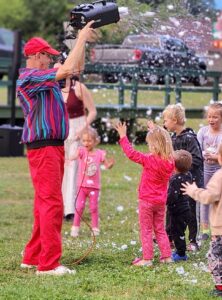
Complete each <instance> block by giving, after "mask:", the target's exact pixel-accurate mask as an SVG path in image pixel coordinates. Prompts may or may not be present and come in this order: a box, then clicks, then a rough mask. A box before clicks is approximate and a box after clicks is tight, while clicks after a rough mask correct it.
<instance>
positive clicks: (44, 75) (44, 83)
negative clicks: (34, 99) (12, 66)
mask: <svg viewBox="0 0 222 300" xmlns="http://www.w3.org/2000/svg"><path fill="white" fill-rule="evenodd" d="M56 72H57V69H48V70H33V71H32V72H29V73H24V75H25V74H27V77H26V78H25V79H24V80H23V85H22V86H21V88H22V89H24V90H25V91H26V93H27V94H28V95H29V96H31V95H34V94H35V93H38V92H41V91H46V90H49V89H52V88H55V85H56V86H57V83H56V82H55V77H56Z"/></svg>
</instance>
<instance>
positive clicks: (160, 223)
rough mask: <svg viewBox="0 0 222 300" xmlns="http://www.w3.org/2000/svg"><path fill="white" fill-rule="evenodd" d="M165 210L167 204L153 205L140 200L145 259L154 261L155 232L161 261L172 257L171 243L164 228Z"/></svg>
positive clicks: (140, 219) (141, 234)
mask: <svg viewBox="0 0 222 300" xmlns="http://www.w3.org/2000/svg"><path fill="white" fill-rule="evenodd" d="M165 209H166V205H165V204H164V205H162V204H161V205H159V204H152V203H149V202H147V201H144V200H139V224H140V239H141V242H142V250H143V259H146V260H150V259H153V231H154V233H155V237H156V240H157V243H158V246H159V249H160V252H161V257H160V259H162V258H167V257H170V256H171V248H170V243H169V239H168V236H167V233H166V231H165V226H164V220H165Z"/></svg>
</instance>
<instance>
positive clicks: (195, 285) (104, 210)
mask: <svg viewBox="0 0 222 300" xmlns="http://www.w3.org/2000/svg"><path fill="white" fill-rule="evenodd" d="M101 147H102V148H105V149H106V150H107V151H109V153H110V154H112V155H114V156H115V160H116V165H115V166H114V167H113V169H111V170H108V171H102V193H101V198H100V219H101V220H100V224H101V235H100V236H99V237H98V238H97V239H96V244H95V246H94V248H93V251H92V252H90V254H89V255H88V256H87V257H86V258H85V259H84V260H83V261H82V262H81V264H79V265H75V260H76V259H78V258H79V257H81V256H82V255H84V254H85V253H86V251H87V250H88V249H89V247H90V245H91V244H92V238H91V236H90V231H89V228H88V227H87V226H86V225H85V224H82V227H81V235H80V237H79V238H78V239H73V238H71V237H70V236H69V231H70V226H71V224H70V223H64V224H63V231H62V234H63V257H62V263H63V264H65V265H67V266H69V267H70V268H75V269H76V271H77V273H76V275H71V276H70V275H67V276H64V277H60V278H59V277H58V278H55V277H50V276H49V277H37V276H36V275H35V272H34V271H25V270H21V269H20V268H19V265H20V263H21V251H22V250H23V247H24V245H25V243H26V242H27V240H28V239H29V238H30V233H31V227H32V203H33V200H32V198H33V190H32V185H31V180H30V176H29V171H28V165H27V160H26V158H25V157H20V158H2V157H1V158H0V174H1V175H0V178H1V180H0V214H1V217H0V228H1V231H0V299H1V300H2V299H5V300H11V299H19V300H24V299H30V300H35V299H36V300H39V299H41V300H42V299H47V300H48V299H52V300H55V299H61V300H62V299H66V300H68V299H87V300H91V299H96V300H102V299H104V300H108V299H129V300H134V299H135V300H136V299H140V300H143V299H164V300H166V299H172V300H178V299H180V300H185V299H187V300H190V299H192V300H195V299H196V300H200V299H201V300H203V299H214V298H213V297H212V298H211V297H210V296H209V291H210V290H212V289H213V286H214V285H213V281H212V278H211V275H210V273H208V272H206V264H207V260H206V253H207V250H208V242H205V244H203V245H202V247H201V251H199V252H198V253H196V254H193V253H191V254H189V260H188V261H187V262H182V263H177V264H171V265H160V263H159V262H158V259H159V252H158V250H157V249H156V251H155V260H154V267H153V268H148V267H144V268H136V267H133V266H131V261H132V260H133V259H134V258H135V257H136V256H140V255H141V250H140V249H141V245H140V241H139V231H138V222H137V192H136V190H137V185H138V181H139V177H140V171H141V168H140V167H139V166H138V165H136V164H134V163H132V162H130V161H128V160H127V159H126V158H125V157H124V156H123V154H122V152H121V151H120V148H119V146H117V145H113V146H105V145H104V146H101ZM137 148H138V149H140V150H143V151H146V146H137ZM84 217H85V219H86V220H87V221H89V220H90V217H89V214H88V207H87V209H86V211H85V214H84Z"/></svg>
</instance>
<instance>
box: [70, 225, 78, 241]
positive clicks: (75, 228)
mask: <svg viewBox="0 0 222 300" xmlns="http://www.w3.org/2000/svg"><path fill="white" fill-rule="evenodd" d="M70 235H71V236H72V237H74V238H76V237H78V236H79V227H78V226H72V228H71V233H70Z"/></svg>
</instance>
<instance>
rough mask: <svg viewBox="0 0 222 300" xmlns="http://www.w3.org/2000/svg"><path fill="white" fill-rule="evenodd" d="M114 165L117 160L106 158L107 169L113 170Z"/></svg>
mask: <svg viewBox="0 0 222 300" xmlns="http://www.w3.org/2000/svg"><path fill="white" fill-rule="evenodd" d="M114 164H115V160H114V158H113V157H110V158H106V160H105V161H104V166H105V168H106V169H111V168H112V167H113V165H114Z"/></svg>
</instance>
